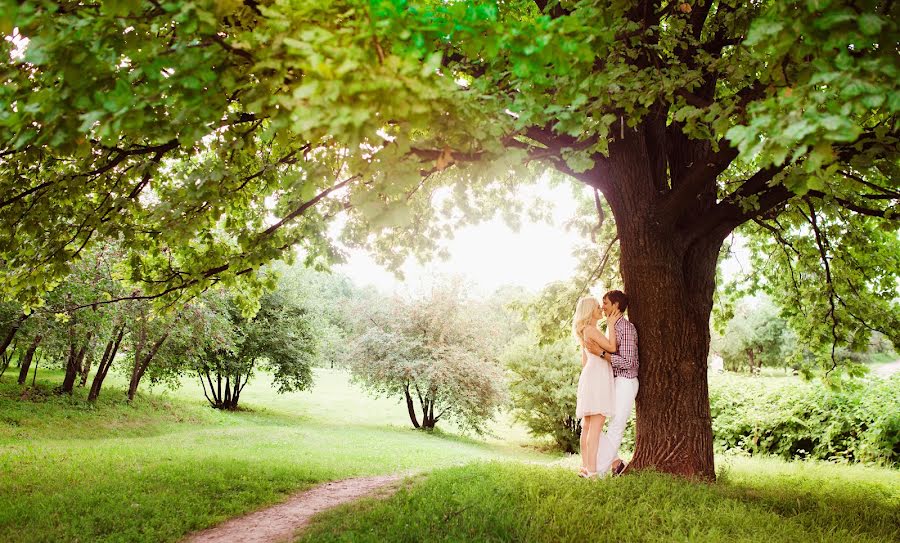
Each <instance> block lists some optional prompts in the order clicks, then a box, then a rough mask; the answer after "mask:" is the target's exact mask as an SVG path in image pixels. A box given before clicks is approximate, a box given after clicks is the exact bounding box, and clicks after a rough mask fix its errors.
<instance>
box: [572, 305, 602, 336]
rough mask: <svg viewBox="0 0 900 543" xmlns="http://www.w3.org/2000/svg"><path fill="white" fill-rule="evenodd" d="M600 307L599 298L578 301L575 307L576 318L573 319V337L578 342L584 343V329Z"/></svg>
mask: <svg viewBox="0 0 900 543" xmlns="http://www.w3.org/2000/svg"><path fill="white" fill-rule="evenodd" d="M599 305H600V302H598V301H597V298H594V297H593V296H586V297H584V298H582V299H580V300H578V305H576V306H575V316H573V317H572V335H574V336H575V337H576V338H578V341H580V342H582V343H583V342H584V327H585V326H587V324H588V321H590V320H591V316H592V315H593V314H594V310H595V309H597V307H598V306H599Z"/></svg>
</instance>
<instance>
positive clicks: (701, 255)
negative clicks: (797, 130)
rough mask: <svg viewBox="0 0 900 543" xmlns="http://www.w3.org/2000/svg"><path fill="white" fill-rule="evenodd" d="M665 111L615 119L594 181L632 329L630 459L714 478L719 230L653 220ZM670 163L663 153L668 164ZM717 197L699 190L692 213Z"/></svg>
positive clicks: (662, 184)
mask: <svg viewBox="0 0 900 543" xmlns="http://www.w3.org/2000/svg"><path fill="white" fill-rule="evenodd" d="M664 132H665V124H664V119H657V120H655V121H654V120H653V119H650V120H649V121H648V122H645V123H643V124H642V125H640V126H639V128H638V129H623V133H625V134H626V137H625V138H620V139H619V140H618V141H616V142H613V143H612V144H611V145H610V154H609V158H608V159H603V160H602V161H600V162H598V165H597V167H595V168H594V170H593V171H592V172H589V173H590V174H591V175H593V176H594V180H593V183H594V184H595V185H596V186H597V187H598V188H600V190H601V191H603V193H604V195H605V196H606V199H607V201H608V202H609V204H610V207H611V209H612V211H613V214H614V216H615V220H616V227H617V230H618V235H619V243H620V254H621V258H620V266H621V273H622V279H623V280H624V283H625V284H624V287H625V288H624V290H625V292H626V294H627V295H628V300H629V306H628V314H627V316H628V318H629V319H630V320H631V321H632V322H633V323H634V325H635V327H636V328H637V331H638V351H639V360H640V370H639V383H640V384H639V391H638V396H637V419H636V420H637V422H636V441H637V443H636V450H635V454H634V457H633V459H632V462H631V465H630V469H645V468H653V469H656V470H659V471H663V472H667V473H673V474H678V475H683V476H687V477H698V478H703V479H709V480H711V479H714V478H715V465H714V460H713V439H712V421H711V417H710V410H709V393H708V389H707V381H706V360H707V355H708V354H709V340H710V337H709V317H710V313H711V310H712V299H713V292H714V289H715V271H716V260H717V257H718V253H719V249H720V247H721V240H720V239H712V238H711V237H699V238H697V239H688V237H687V236H685V235H684V234H683V233H682V232H681V231H680V230H679V228H678V227H677V226H678V225H676V227H674V228H673V227H672V226H661V221H660V218H659V216H658V212H659V209H658V208H657V205H658V203H659V202H660V199H659V198H660V197H659V195H660V194H663V193H665V192H666V190H667V181H666V180H667V174H666V160H665V157H664V156H661V155H662V154H663V153H664V151H663V146H662V142H663V140H664V139H665V134H664ZM676 166H677V163H670V167H672V168H674V167H676ZM710 198H711V202H712V203H714V202H715V195H714V194H712V195H711V196H710V195H703V196H700V197H698V198H697V199H695V200H694V201H692V202H690V205H691V206H697V207H695V208H692V211H691V212H692V213H703V206H704V205H710Z"/></svg>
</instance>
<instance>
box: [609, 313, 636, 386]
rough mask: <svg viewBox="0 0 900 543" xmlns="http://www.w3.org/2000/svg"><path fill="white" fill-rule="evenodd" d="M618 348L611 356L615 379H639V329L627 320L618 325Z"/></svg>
mask: <svg viewBox="0 0 900 543" xmlns="http://www.w3.org/2000/svg"><path fill="white" fill-rule="evenodd" d="M616 347H618V350H617V351H616V352H614V353H612V355H610V363H611V364H612V369H613V377H625V378H626V379H637V376H638V348H637V328H635V327H634V325H633V324H631V321H627V320H625V318H624V317H623V318H621V319H619V322H617V323H616Z"/></svg>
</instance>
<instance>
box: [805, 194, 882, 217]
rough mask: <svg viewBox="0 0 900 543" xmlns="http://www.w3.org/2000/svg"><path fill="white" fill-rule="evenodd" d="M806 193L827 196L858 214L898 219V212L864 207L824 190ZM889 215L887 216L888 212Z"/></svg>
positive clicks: (821, 196) (824, 197) (822, 198)
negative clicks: (826, 192)
mask: <svg viewBox="0 0 900 543" xmlns="http://www.w3.org/2000/svg"><path fill="white" fill-rule="evenodd" d="M807 194H809V195H810V196H815V197H816V198H819V199H821V200H825V199H827V198H832V199H834V201H835V202H837V203H839V204H840V205H841V206H842V207H844V208H846V209H849V210H850V211H854V212H856V213H859V214H860V215H868V216H870V217H881V218H882V219H887V220H892V221H900V214H898V213H892V210H890V209H872V208H870V207H864V206H861V205H858V204H854V203H853V202H851V201H850V200H845V199H843V198H838V197H837V196H831V195H828V194H825V193H824V192H821V191H818V190H811V191H809V192H808V193H807ZM889 213H890V214H891V216H888V214H889Z"/></svg>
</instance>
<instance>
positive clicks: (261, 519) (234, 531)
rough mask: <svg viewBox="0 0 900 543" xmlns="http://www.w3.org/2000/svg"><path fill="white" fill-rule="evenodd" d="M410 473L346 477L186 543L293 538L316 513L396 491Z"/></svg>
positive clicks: (269, 542)
mask: <svg viewBox="0 0 900 543" xmlns="http://www.w3.org/2000/svg"><path fill="white" fill-rule="evenodd" d="M409 475H410V474H396V475H382V476H379V477H360V478H356V479H344V480H342V481H334V482H331V483H325V484H323V485H320V486H317V487H313V488H311V489H309V490H306V491H304V492H301V493H299V494H295V495H294V496H291V497H290V498H288V500H287V501H285V502H283V503H280V504H278V505H275V506H272V507H269V508H267V509H262V510H260V511H256V512H254V513H250V514H247V515H244V516H242V517H236V518H233V519H231V520H227V521H225V522H223V523H222V524H219V525H218V526H214V527H212V528H208V529H206V530H203V531H202V532H196V533H194V534H191V535H190V536H188V537H186V538H185V539H183V540H182V543H225V542H228V543H233V542H237V541H240V542H241V543H275V542H281V541H291V540H292V538H293V537H294V534H295V533H296V532H298V531H299V530H300V529H301V528H303V527H304V526H306V525H307V524H309V520H310V518H311V517H312V516H313V515H315V514H316V513H320V512H322V511H324V510H326V509H330V508H332V507H335V506H338V505H341V504H343V503H347V502H350V501H353V500H357V499H359V498H362V497H365V496H369V495H372V494H375V493H376V492H378V491H379V490H384V491H389V492H393V491H394V490H396V488H397V485H395V484H394V483H396V482H398V481H401V480H402V479H404V478H405V477H408V476H409Z"/></svg>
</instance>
